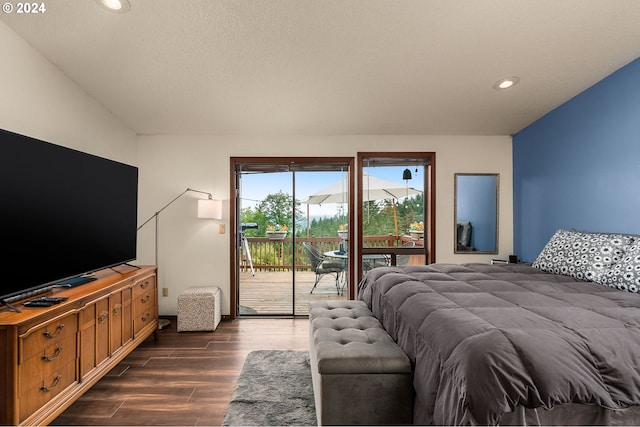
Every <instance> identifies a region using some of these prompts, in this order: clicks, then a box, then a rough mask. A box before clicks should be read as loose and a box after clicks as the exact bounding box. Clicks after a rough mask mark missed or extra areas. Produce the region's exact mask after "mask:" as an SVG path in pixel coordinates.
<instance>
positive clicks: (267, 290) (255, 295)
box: [239, 270, 349, 316]
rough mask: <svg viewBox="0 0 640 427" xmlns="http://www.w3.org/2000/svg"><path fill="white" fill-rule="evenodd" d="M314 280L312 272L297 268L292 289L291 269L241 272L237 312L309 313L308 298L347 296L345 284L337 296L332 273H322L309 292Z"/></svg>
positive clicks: (242, 314) (247, 313) (322, 298)
mask: <svg viewBox="0 0 640 427" xmlns="http://www.w3.org/2000/svg"><path fill="white" fill-rule="evenodd" d="M314 281H315V273H313V272H312V271H296V272H295V282H296V286H295V290H294V289H293V287H292V285H291V284H292V282H293V273H292V272H291V271H256V272H255V276H253V275H252V274H251V271H250V270H247V271H241V272H240V298H239V303H240V315H241V316H245V315H247V316H251V315H273V316H275V315H292V314H295V315H308V314H309V310H308V304H309V302H310V301H318V300H336V299H339V300H340V299H342V300H346V299H348V294H349V292H348V289H347V287H346V286H345V288H344V295H338V293H337V291H336V285H335V278H334V276H331V275H327V276H324V277H323V278H322V280H320V283H318V286H316V289H315V290H314V291H313V293H312V294H310V293H309V291H311V288H312V287H313V283H314ZM294 291H295V293H294ZM294 298H295V311H294V308H293V307H294V303H293V300H294Z"/></svg>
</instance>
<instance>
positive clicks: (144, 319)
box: [141, 312, 151, 322]
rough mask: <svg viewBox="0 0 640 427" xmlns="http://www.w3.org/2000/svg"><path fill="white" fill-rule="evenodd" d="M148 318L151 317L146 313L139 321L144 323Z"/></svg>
mask: <svg viewBox="0 0 640 427" xmlns="http://www.w3.org/2000/svg"><path fill="white" fill-rule="evenodd" d="M149 317H151V313H149V312H147V313H145V314H144V315H143V316H142V317H141V319H142V321H143V322H146V321H147V319H148V318H149Z"/></svg>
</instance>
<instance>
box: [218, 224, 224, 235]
mask: <svg viewBox="0 0 640 427" xmlns="http://www.w3.org/2000/svg"><path fill="white" fill-rule="evenodd" d="M224 232H225V227H224V224H218V233H219V234H224Z"/></svg>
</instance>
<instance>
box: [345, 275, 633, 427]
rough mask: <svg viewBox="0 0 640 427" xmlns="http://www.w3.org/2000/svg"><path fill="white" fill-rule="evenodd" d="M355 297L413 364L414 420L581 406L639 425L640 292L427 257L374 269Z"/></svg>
mask: <svg viewBox="0 0 640 427" xmlns="http://www.w3.org/2000/svg"><path fill="white" fill-rule="evenodd" d="M358 298H359V299H360V300H362V301H365V302H366V303H367V304H368V305H369V307H370V308H371V310H372V311H373V313H374V314H375V315H376V317H378V319H379V320H380V321H381V322H382V323H383V325H384V327H385V328H386V329H387V331H388V332H389V333H390V334H391V336H392V337H393V338H394V339H395V340H396V341H397V342H398V344H399V345H400V346H401V347H402V348H403V350H404V351H405V352H406V353H407V355H408V356H409V358H410V359H411V361H412V363H413V365H414V387H415V391H416V401H415V402H414V403H415V404H414V423H415V424H438V425H456V424H485V425H488V424H498V423H503V424H504V423H505V421H506V420H510V421H514V418H508V417H506V416H505V414H508V415H513V413H515V412H516V411H517V410H518V408H525V409H526V408H528V409H531V408H544V409H546V410H550V409H553V408H554V407H558V408H560V407H564V408H567V407H569V406H567V405H573V406H574V407H575V406H581V407H584V404H587V405H589V408H593V409H594V410H602V409H604V410H606V411H608V412H609V413H613V414H625V411H626V409H625V408H629V407H631V408H629V409H630V411H628V412H626V413H627V414H630V412H633V414H632V415H633V416H632V417H630V418H629V417H627V418H618V421H621V420H622V421H623V422H625V423H627V424H629V423H633V424H637V422H638V421H639V419H638V418H634V417H637V416H638V413H640V411H638V407H634V405H640V295H638V294H633V293H628V292H622V291H619V290H617V289H613V288H609V287H606V286H602V285H598V284H593V283H589V282H581V281H576V280H575V279H572V278H570V277H568V276H563V275H554V274H550V273H545V272H543V271H540V270H538V269H535V268H532V267H531V266H529V265H524V264H508V265H487V264H464V265H452V264H432V265H428V266H407V267H383V268H377V269H374V270H371V271H370V272H369V273H368V274H367V276H366V278H365V279H364V280H363V281H362V282H361V283H360V285H359V294H358ZM575 404H579V405H575ZM611 410H613V411H611ZM541 412H544V411H541ZM547 412H550V411H547ZM556 412H561V411H556ZM567 414H568V416H569V420H566V419H565V420H563V421H562V423H565V421H569V423H573V424H582V423H583V422H582V421H581V419H579V418H578V419H576V418H573V420H571V416H572V415H571V413H570V412H567V411H565V413H564V415H565V418H566V417H567ZM503 417H504V418H503ZM537 417H538V422H540V419H539V415H537ZM549 420H552V421H553V422H554V423H556V422H557V421H558V420H557V419H556V420H554V419H553V418H547V421H549ZM571 421H572V422H571ZM634 421H635V422H634ZM516 422H523V420H519V421H518V420H516ZM600 422H603V423H604V422H606V423H608V422H611V419H610V418H609V419H600V421H598V423H600ZM542 423H543V424H544V423H545V422H544V421H543V422H542Z"/></svg>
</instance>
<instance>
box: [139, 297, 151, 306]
mask: <svg viewBox="0 0 640 427" xmlns="http://www.w3.org/2000/svg"><path fill="white" fill-rule="evenodd" d="M147 301H149V296H148V295H145V296H143V297H142V298H140V302H141V303H143V304H145V303H146V302H147Z"/></svg>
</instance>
